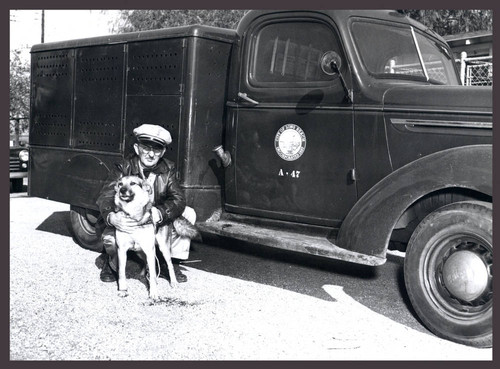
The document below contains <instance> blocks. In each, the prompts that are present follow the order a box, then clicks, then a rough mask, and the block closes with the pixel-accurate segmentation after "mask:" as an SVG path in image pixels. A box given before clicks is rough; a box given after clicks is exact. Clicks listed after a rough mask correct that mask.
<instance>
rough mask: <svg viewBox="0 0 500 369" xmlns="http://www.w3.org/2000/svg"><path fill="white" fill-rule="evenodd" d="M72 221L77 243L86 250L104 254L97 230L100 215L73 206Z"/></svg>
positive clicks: (71, 211)
mask: <svg viewBox="0 0 500 369" xmlns="http://www.w3.org/2000/svg"><path fill="white" fill-rule="evenodd" d="M70 219H71V230H72V233H73V236H74V238H75V241H76V242H77V243H78V244H79V245H80V246H81V247H83V248H84V249H87V250H92V251H96V252H103V250H104V247H103V245H102V241H101V237H100V235H99V234H98V232H97V230H96V224H97V219H98V213H97V212H95V211H92V210H89V209H85V208H81V207H77V206H73V205H72V206H71V208H70Z"/></svg>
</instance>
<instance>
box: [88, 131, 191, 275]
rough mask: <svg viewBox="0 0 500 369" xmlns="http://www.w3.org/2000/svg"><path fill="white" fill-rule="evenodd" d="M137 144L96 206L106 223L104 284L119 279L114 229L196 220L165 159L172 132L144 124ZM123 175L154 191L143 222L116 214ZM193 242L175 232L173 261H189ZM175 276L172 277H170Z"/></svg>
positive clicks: (108, 181)
mask: <svg viewBox="0 0 500 369" xmlns="http://www.w3.org/2000/svg"><path fill="white" fill-rule="evenodd" d="M134 136H135V138H136V142H135V143H134V153H133V154H132V155H131V156H129V157H128V158H126V159H124V160H123V162H122V164H121V165H120V166H118V167H119V168H117V169H116V170H113V171H112V172H111V173H110V175H109V177H108V179H107V180H106V183H105V184H104V186H103V188H102V190H101V193H100V195H99V198H98V199H97V205H98V206H99V210H100V212H101V215H102V217H103V219H104V221H105V223H106V228H105V229H104V231H103V233H102V241H103V244H104V250H105V253H106V255H107V258H106V259H107V260H106V262H105V263H104V267H103V268H102V270H101V274H100V278H101V280H102V281H103V282H115V281H116V280H117V269H118V268H117V267H118V257H117V246H116V238H115V228H116V229H118V230H120V231H121V232H126V233H130V232H133V230H134V229H135V228H137V227H138V226H139V225H141V224H145V223H147V222H150V221H152V222H153V224H154V225H156V226H163V225H165V224H170V223H172V222H173V221H174V220H176V219H177V218H179V217H180V216H181V215H182V216H183V217H184V218H186V219H187V220H188V221H189V222H190V223H192V224H194V223H195V221H196V213H195V211H194V209H192V208H190V207H187V206H186V200H185V198H184V194H183V192H182V190H181V188H180V185H179V182H178V180H177V177H176V170H175V166H174V163H173V162H171V161H170V160H168V159H166V158H163V155H164V154H165V151H166V148H167V146H168V145H169V144H170V143H171V142H172V137H171V135H170V132H169V131H167V130H166V129H165V128H163V127H161V126H158V125H152V124H143V125H141V126H139V127H137V128H136V129H134ZM122 175H136V176H139V177H141V178H144V179H145V180H146V181H147V182H148V183H149V185H150V186H151V188H152V189H153V191H152V194H151V197H152V202H153V206H152V208H151V211H150V212H148V213H147V214H148V215H147V216H146V217H144V218H143V219H141V220H139V221H136V220H134V219H132V218H130V217H127V216H125V215H124V213H123V212H115V204H114V196H115V183H116V181H117V180H118V179H119V178H120V176H122ZM190 245H191V239H190V238H188V237H181V236H179V235H176V234H175V232H173V235H172V247H171V249H172V258H173V259H174V261H175V259H177V260H179V259H180V260H186V259H187V258H188V257H189V249H190ZM175 274H176V278H177V281H178V282H179V283H182V282H186V280H187V277H186V276H185V275H184V274H182V273H181V271H180V270H179V269H178V268H176V269H175ZM170 277H172V276H170Z"/></svg>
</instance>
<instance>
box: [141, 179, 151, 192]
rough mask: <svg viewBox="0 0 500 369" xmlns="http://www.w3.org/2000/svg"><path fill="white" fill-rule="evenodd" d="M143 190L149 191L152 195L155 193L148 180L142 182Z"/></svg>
mask: <svg viewBox="0 0 500 369" xmlns="http://www.w3.org/2000/svg"><path fill="white" fill-rule="evenodd" d="M142 188H143V189H145V190H146V191H148V194H150V195H151V194H152V193H153V187H151V185H150V184H149V182H148V181H147V180H143V181H142Z"/></svg>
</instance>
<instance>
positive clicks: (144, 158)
mask: <svg viewBox="0 0 500 369" xmlns="http://www.w3.org/2000/svg"><path fill="white" fill-rule="evenodd" d="M134 150H135V153H136V154H137V156H139V160H140V161H141V163H142V165H144V167H146V168H150V167H154V166H155V165H156V164H157V163H158V161H159V160H160V159H161V157H162V156H163V154H165V148H160V147H158V146H150V145H147V144H145V143H136V144H134Z"/></svg>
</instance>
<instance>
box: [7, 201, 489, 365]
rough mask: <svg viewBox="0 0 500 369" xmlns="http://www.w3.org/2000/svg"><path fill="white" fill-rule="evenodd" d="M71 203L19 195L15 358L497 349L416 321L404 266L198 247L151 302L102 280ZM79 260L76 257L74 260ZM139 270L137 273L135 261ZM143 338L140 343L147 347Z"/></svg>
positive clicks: (424, 354) (484, 354)
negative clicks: (183, 278)
mask: <svg viewBox="0 0 500 369" xmlns="http://www.w3.org/2000/svg"><path fill="white" fill-rule="evenodd" d="M68 210H69V206H68V205H65V204H60V203H56V202H52V201H47V200H42V199H36V198H28V197H26V194H22V193H21V194H11V201H10V217H11V219H10V231H11V234H10V241H11V245H10V252H11V254H10V256H11V295H10V303H11V359H13V360H24V359H29V360H45V359H51V360H70V359H90V360H93V359H111V360H118V359H124V360H128V359H190V360H206V359H208V360H218V359H221V360H228V359H229V360H231V359H255V360H260V359H266V360H273V359H309V360H315V359H330V360H336V359H347V360H359V359H362V360H369V359H388V360H392V359H417V360H418V359H429V360H433V359H438V360H440V359H443V360H446V359H453V360H469V359H470V360H476V359H477V360H490V359H491V357H492V350H490V349H487V350H484V349H474V348H469V347H465V346H462V345H457V344H454V343H451V342H448V341H445V340H441V339H439V338H437V337H435V336H433V335H432V334H430V333H429V332H427V330H426V329H425V328H424V327H423V326H422V325H421V324H420V323H419V321H418V320H417V319H416V318H415V316H414V314H413V312H412V310H411V307H410V306H409V303H408V301H407V297H406V294H405V292H404V283H403V280H402V270H401V268H402V259H401V258H400V257H398V256H391V257H390V258H389V260H388V262H387V263H386V264H385V265H383V266H381V267H378V268H369V267H364V266H356V265H352V264H348V263H343V262H337V261H332V260H326V259H321V258H317V257H312V256H304V255H298V254H291V253H288V252H284V251H280V250H272V249H267V248H262V247H256V246H250V245H245V244H242V243H239V244H235V243H230V244H225V245H219V246H214V245H208V244H194V245H193V246H192V251H191V255H190V258H189V262H188V263H186V264H184V265H183V267H182V268H183V269H184V272H185V273H186V275H187V276H188V278H189V281H188V283H186V284H183V285H181V287H180V288H179V289H178V290H172V289H170V287H169V286H168V282H167V281H166V280H165V279H162V280H161V281H160V286H159V287H160V290H161V291H163V297H162V300H161V301H160V302H159V303H156V304H152V303H151V302H149V301H148V299H147V287H146V285H147V283H146V282H145V281H143V280H140V278H136V277H134V276H133V275H134V274H133V272H132V277H131V283H130V290H131V291H130V295H129V296H128V297H127V298H126V299H122V298H119V297H117V293H116V286H115V285H114V284H105V283H102V282H100V281H99V279H98V275H99V268H100V266H101V265H102V258H101V257H100V256H99V254H97V253H93V252H90V251H87V250H83V249H81V248H80V247H78V246H77V245H75V244H74V242H73V240H72V238H71V236H70V233H69V232H68V229H67V226H68V222H69V213H68ZM68 260H69V261H68ZM132 269H133V266H132ZM137 342H140V344H137Z"/></svg>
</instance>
